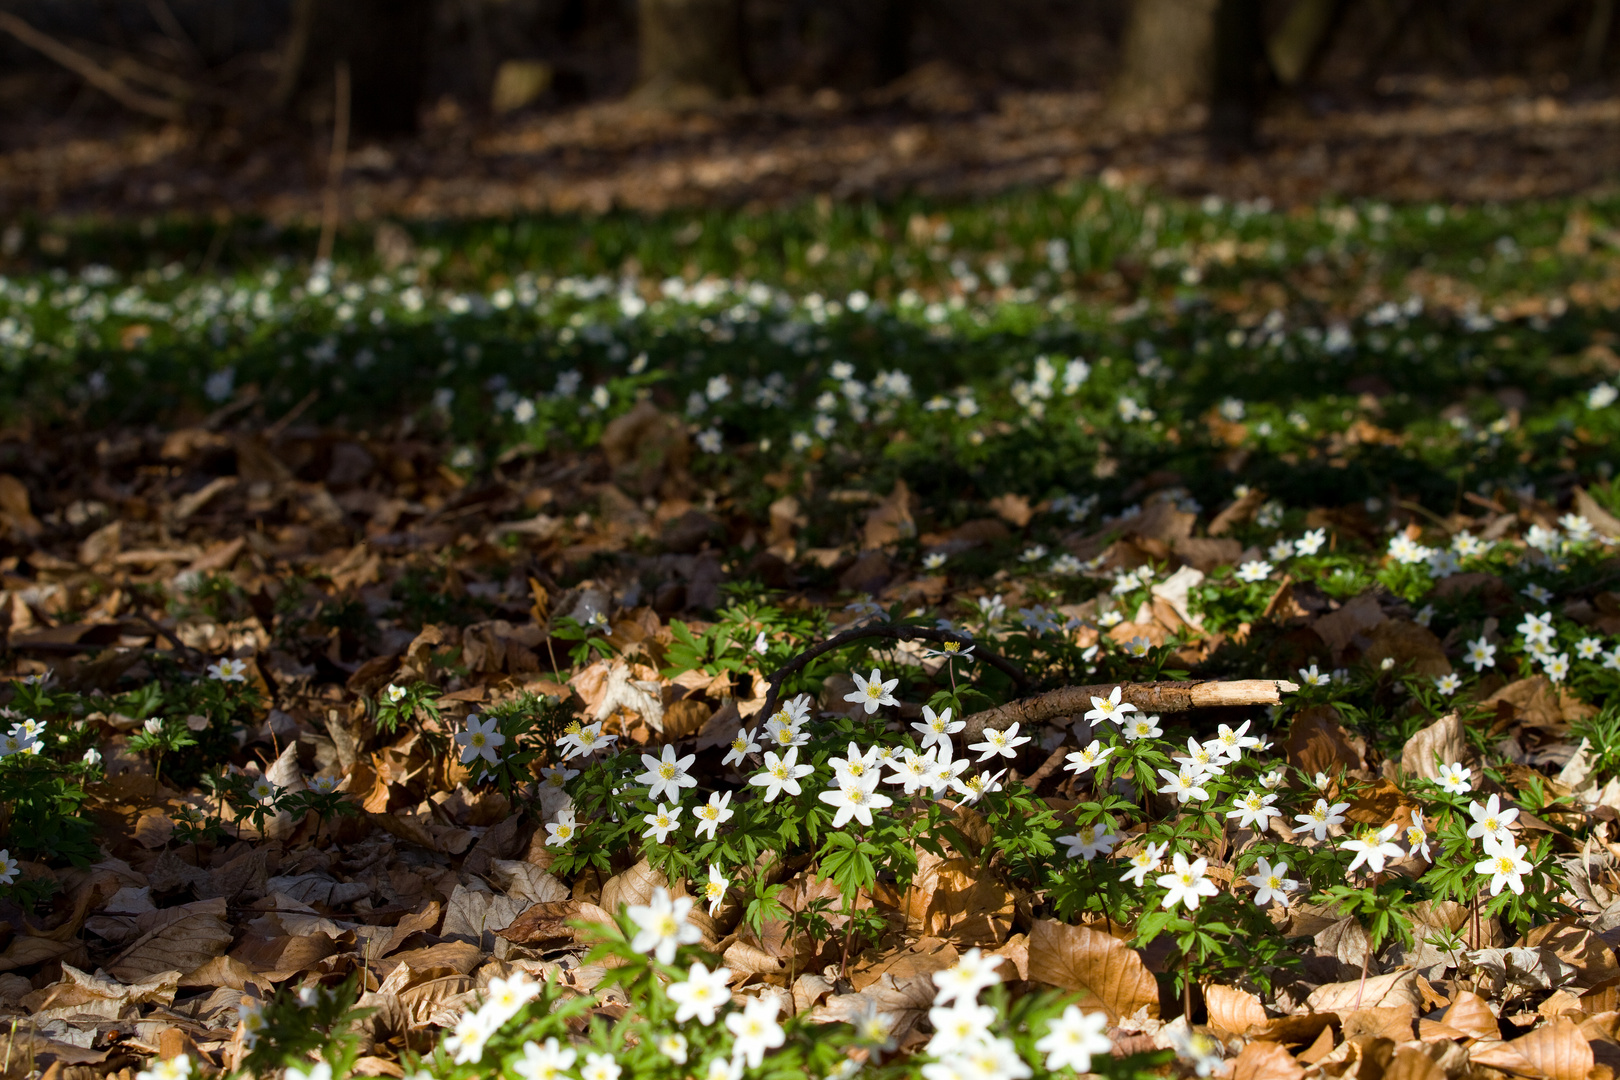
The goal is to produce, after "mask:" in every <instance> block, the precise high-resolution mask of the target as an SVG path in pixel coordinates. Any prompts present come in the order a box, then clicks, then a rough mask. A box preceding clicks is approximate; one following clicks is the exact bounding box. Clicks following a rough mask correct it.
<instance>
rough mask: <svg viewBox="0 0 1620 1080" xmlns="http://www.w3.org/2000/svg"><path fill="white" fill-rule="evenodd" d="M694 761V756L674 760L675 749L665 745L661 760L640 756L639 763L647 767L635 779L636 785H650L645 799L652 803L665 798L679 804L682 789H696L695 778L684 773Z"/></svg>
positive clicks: (649, 755) (695, 756) (649, 756)
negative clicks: (650, 800)
mask: <svg viewBox="0 0 1620 1080" xmlns="http://www.w3.org/2000/svg"><path fill="white" fill-rule="evenodd" d="M696 760H697V755H696V754H688V755H686V756H685V757H683V758H676V756H675V748H674V747H673V746H670V745H669V744H667V743H666V744H665V745H664V756H663V757H662V758H655V757H653V756H652V755H651V754H642V755H641V763H642V764H643V765H645V766H646V767H647V771H646V772H644V773H641V774H640V775H639V776H637V777H636V783H638V784H648V785H650V790H649V791H648V792H647V798H649V799H652V800H653V801H654V802H658V801H661V800H662V799H664V798H665V797H666V796H667V797H668V798H669V800H670V801H671V802H680V801H681V789H682V788H689V787H697V777H695V776H691V775H688V773H687V771H686V770H688V769H690V768H691V767H692V763H693V762H694V761H696Z"/></svg>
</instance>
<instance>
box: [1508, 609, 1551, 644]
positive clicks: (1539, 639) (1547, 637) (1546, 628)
mask: <svg viewBox="0 0 1620 1080" xmlns="http://www.w3.org/2000/svg"><path fill="white" fill-rule="evenodd" d="M1514 629H1516V630H1518V631H1519V633H1521V634H1523V635H1524V638H1525V640H1526V641H1531V642H1535V643H1536V644H1539V645H1550V644H1552V641H1553V638H1555V637H1557V636H1558V631H1556V630H1554V629H1553V625H1552V612H1550V611H1544V612H1542V613H1541V614H1540V615H1532V614H1529V613H1526V614H1525V617H1524V620H1523V621H1522V622H1520V623H1519V625H1518V626H1517V627H1515V628H1514Z"/></svg>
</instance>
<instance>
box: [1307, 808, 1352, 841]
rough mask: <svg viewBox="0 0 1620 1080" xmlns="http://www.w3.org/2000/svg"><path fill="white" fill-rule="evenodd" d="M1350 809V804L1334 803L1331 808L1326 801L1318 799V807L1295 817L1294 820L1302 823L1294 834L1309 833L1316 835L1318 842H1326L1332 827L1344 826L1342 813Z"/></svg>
mask: <svg viewBox="0 0 1620 1080" xmlns="http://www.w3.org/2000/svg"><path fill="white" fill-rule="evenodd" d="M1348 809H1350V804H1349V803H1334V804H1333V805H1331V806H1329V805H1328V801H1327V800H1326V799H1317V800H1316V805H1314V806H1312V807H1311V808H1310V809H1309V810H1307V811H1306V812H1305V813H1303V814H1295V815H1294V820H1295V821H1298V822H1301V823H1302V824H1300V825H1297V826H1295V828H1294V832H1295V833H1302V832H1308V833H1312V834H1314V835H1315V836H1316V838H1317V839H1318V840H1326V839H1327V831H1328V829H1329V828H1330V827H1331V826H1334V825H1339V824H1342V823H1343V822H1344V814H1343V813H1342V812H1341V811H1344V810H1348Z"/></svg>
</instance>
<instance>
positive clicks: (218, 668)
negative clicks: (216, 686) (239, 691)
mask: <svg viewBox="0 0 1620 1080" xmlns="http://www.w3.org/2000/svg"><path fill="white" fill-rule="evenodd" d="M247 669H248V668H247V661H246V660H232V659H230V658H228V657H227V658H225V659H222V660H219V661H216V662H215V663H212V664H209V665H208V677H209V678H210V679H216V680H218V681H219V682H247Z"/></svg>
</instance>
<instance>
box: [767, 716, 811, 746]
mask: <svg viewBox="0 0 1620 1080" xmlns="http://www.w3.org/2000/svg"><path fill="white" fill-rule="evenodd" d="M763 738H764V740H765V742H766V744H767V745H769V746H770V747H771V748H772V749H773V750H777V751H782V750H791V749H792V748H793V747H795V746H803V745H805V744H806V743H808V742H809V741H810V734H809V732H806V731H803V730H801V726H800V722H799V721H798V720H796V719H794V718H792V717H785V716H784V714H783V713H780V712H779V713H777V714H776V715H775V716H773V717H771V718H770V719H769V720H767V721H765V729H764V734H763Z"/></svg>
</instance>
